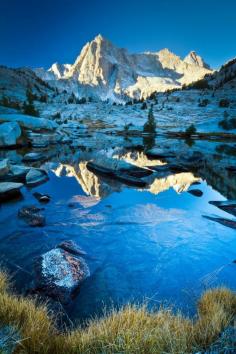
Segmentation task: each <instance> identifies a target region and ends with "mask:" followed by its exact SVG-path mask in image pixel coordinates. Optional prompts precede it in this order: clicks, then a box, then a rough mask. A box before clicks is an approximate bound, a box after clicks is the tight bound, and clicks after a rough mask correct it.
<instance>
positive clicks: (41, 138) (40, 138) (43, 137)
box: [27, 132, 62, 148]
mask: <svg viewBox="0 0 236 354" xmlns="http://www.w3.org/2000/svg"><path fill="white" fill-rule="evenodd" d="M27 136H28V139H29V140H30V142H31V145H32V146H33V147H36V148H45V147H47V146H49V145H51V144H57V143H58V142H60V141H61V139H62V136H61V135H59V134H56V133H51V134H42V133H35V132H28V134H27Z"/></svg>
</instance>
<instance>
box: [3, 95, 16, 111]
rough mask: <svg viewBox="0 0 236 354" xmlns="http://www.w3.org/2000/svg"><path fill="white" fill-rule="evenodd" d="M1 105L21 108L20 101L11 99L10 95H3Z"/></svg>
mask: <svg viewBox="0 0 236 354" xmlns="http://www.w3.org/2000/svg"><path fill="white" fill-rule="evenodd" d="M0 105H1V106H4V107H8V108H14V109H20V104H19V102H15V101H11V100H10V99H9V98H8V97H6V96H3V97H2V98H1V99H0Z"/></svg>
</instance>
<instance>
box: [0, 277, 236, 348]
mask: <svg viewBox="0 0 236 354" xmlns="http://www.w3.org/2000/svg"><path fill="white" fill-rule="evenodd" d="M6 279H7V278H6V275H5V274H1V273H0V323H1V324H3V325H4V324H7V325H11V326H13V327H14V328H16V329H17V330H18V332H19V333H20V336H21V341H20V343H19V345H17V350H16V352H17V353H30V354H33V353H45V354H51V353H53V354H80V353H81V354H82V353H83V354H86V353H87V354H98V353H102V354H113V353H124V354H137V353H140V354H144V353H145V354H159V353H160V354H163V353H166V354H167V353H169V354H183V353H189V354H190V353H194V352H197V351H200V350H204V349H205V348H207V347H209V346H210V345H211V344H212V343H213V342H214V341H215V340H216V339H217V338H218V337H219V335H220V333H221V332H222V330H224V328H226V327H227V326H229V325H230V323H231V322H232V320H233V317H234V316H235V314H236V296H235V294H234V293H233V292H231V291H230V290H228V289H226V288H218V289H212V290H208V291H207V292H205V293H204V294H203V296H202V297H201V299H200V300H199V303H198V317H197V318H196V319H195V320H192V319H189V318H186V317H184V316H183V315H182V314H181V313H177V314H174V313H173V312H172V311H171V310H168V309H160V310H159V311H157V312H149V311H148V310H147V308H146V306H135V305H127V306H125V307H123V308H121V309H120V310H112V311H110V312H109V313H107V314H105V315H104V316H103V318H100V319H93V320H90V321H89V322H88V323H87V326H86V327H85V328H78V329H76V330H73V331H71V332H68V333H65V334H58V332H57V331H56V328H55V326H54V324H53V318H52V317H51V316H50V315H49V314H48V310H47V307H46V306H45V305H37V304H36V303H35V302H34V301H33V300H32V299H28V298H22V297H16V296H14V295H13V294H10V293H9V292H8V291H7V289H8V287H7V280H6Z"/></svg>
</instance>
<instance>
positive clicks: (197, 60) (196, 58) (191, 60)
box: [184, 50, 210, 69]
mask: <svg viewBox="0 0 236 354" xmlns="http://www.w3.org/2000/svg"><path fill="white" fill-rule="evenodd" d="M184 62H185V63H187V64H195V65H198V66H200V67H202V68H205V69H210V66H209V65H208V64H206V63H205V62H204V60H203V59H202V57H200V55H198V54H197V53H196V52H195V51H194V50H191V51H190V52H189V54H188V55H187V56H186V57H185V58H184Z"/></svg>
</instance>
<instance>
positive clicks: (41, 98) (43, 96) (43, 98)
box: [39, 95, 55, 103]
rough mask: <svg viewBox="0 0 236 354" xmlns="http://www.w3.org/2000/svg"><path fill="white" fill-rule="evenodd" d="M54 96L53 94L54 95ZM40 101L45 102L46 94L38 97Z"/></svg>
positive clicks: (46, 99)
mask: <svg viewBox="0 0 236 354" xmlns="http://www.w3.org/2000/svg"><path fill="white" fill-rule="evenodd" d="M54 97H55V96H54ZM39 101H40V102H43V103H47V101H48V96H47V95H42V96H41V97H40V99H39Z"/></svg>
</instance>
